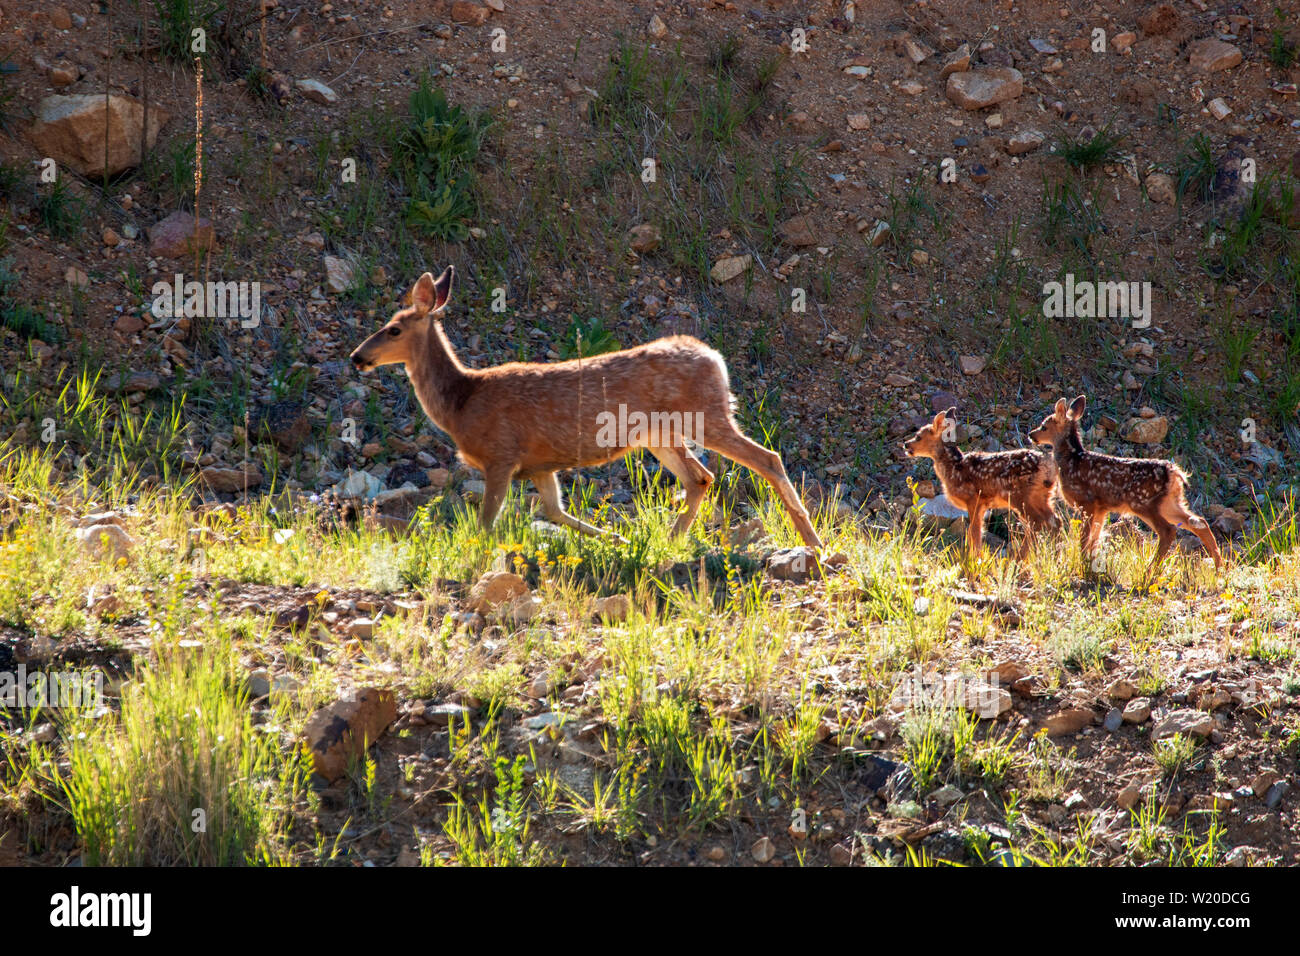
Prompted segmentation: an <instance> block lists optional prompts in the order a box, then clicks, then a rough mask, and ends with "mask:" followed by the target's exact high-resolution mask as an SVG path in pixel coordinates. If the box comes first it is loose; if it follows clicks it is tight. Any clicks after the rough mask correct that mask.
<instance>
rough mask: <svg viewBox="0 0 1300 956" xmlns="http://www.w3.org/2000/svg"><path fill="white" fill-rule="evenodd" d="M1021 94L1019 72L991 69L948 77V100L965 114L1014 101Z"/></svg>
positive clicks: (1004, 68)
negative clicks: (966, 111) (964, 111)
mask: <svg viewBox="0 0 1300 956" xmlns="http://www.w3.org/2000/svg"><path fill="white" fill-rule="evenodd" d="M1023 90H1024V79H1023V77H1022V76H1021V75H1020V71H1019V70H1015V69H1012V68H1011V67H993V68H990V69H983V70H971V71H968V72H964V73H953V74H951V75H950V76H949V77H948V86H947V94H948V100H949V101H950V102H951V103H952V104H953V105H954V106H959V107H961V108H962V109H964V110H978V109H984V108H985V107H988V106H995V105H997V104H998V103H1005V102H1007V101H1008V100H1014V99H1015V98H1016V97H1018V96H1019V95H1020V94H1021V92H1022V91H1023Z"/></svg>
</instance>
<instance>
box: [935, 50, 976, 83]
mask: <svg viewBox="0 0 1300 956" xmlns="http://www.w3.org/2000/svg"><path fill="white" fill-rule="evenodd" d="M969 69H970V44H969V43H963V44H962V45H961V46H959V47H957V49H955V50H953V51H952V53H950V54H948V59H946V60H944V62H943V68H942V69H941V70H939V77H940V79H946V78H947V77H949V76H950V75H952V74H953V73H965V72H966V71H967V70H969Z"/></svg>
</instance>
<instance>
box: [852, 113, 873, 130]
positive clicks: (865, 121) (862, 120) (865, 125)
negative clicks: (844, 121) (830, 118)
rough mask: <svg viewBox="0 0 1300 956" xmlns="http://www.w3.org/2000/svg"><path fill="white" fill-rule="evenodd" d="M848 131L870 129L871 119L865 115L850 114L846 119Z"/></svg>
mask: <svg viewBox="0 0 1300 956" xmlns="http://www.w3.org/2000/svg"><path fill="white" fill-rule="evenodd" d="M848 124H849V129H852V130H858V131H861V130H865V129H871V117H870V116H868V115H867V114H866V113H850V114H849V118H848Z"/></svg>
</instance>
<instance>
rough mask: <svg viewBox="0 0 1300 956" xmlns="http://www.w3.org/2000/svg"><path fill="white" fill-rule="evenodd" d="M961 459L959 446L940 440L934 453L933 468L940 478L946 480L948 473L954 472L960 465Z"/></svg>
mask: <svg viewBox="0 0 1300 956" xmlns="http://www.w3.org/2000/svg"><path fill="white" fill-rule="evenodd" d="M961 459H962V455H961V449H960V448H958V447H957V446H956V445H949V444H948V443H947V442H940V443H939V447H938V449H937V450H936V451H935V453H934V470H935V473H936V474H937V475H938V476H939V478H940V480H944V481H946V480H947V478H948V476H949V475H951V474H953V473H954V472H956V470H957V469H958V468H960V467H961Z"/></svg>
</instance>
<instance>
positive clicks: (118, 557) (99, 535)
mask: <svg viewBox="0 0 1300 956" xmlns="http://www.w3.org/2000/svg"><path fill="white" fill-rule="evenodd" d="M77 538H78V540H80V541H81V546H82V547H83V548H84V549H85V550H86V552H87V553H88V554H90V556H91V557H93V558H95V559H96V560H100V559H103V558H105V557H109V556H111V557H112V559H113V560H114V561H129V560H130V559H131V549H132V548H134V547H135V539H134V538H132V537H131V536H130V535H129V534H127V532H126V529H125V528H122V527H121V526H119V525H116V524H109V523H104V524H95V525H91V526H90V527H88V528H79V529H77Z"/></svg>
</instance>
